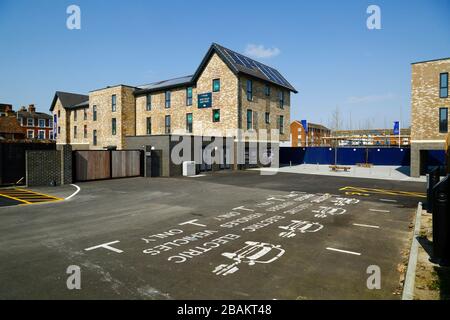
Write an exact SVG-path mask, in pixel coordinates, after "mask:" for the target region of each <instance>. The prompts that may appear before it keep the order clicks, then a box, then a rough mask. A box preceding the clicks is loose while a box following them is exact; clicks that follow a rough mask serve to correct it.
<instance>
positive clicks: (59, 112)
mask: <svg viewBox="0 0 450 320" xmlns="http://www.w3.org/2000/svg"><path fill="white" fill-rule="evenodd" d="M58 118H61V110H58Z"/></svg>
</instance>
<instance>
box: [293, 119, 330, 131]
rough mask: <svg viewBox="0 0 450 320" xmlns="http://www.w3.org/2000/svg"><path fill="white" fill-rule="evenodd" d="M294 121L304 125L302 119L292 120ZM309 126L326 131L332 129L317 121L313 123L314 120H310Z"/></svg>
mask: <svg viewBox="0 0 450 320" xmlns="http://www.w3.org/2000/svg"><path fill="white" fill-rule="evenodd" d="M294 122H295V123H297V124H299V125H301V126H303V125H302V123H301V122H300V121H298V120H294V121H292V123H294ZM292 123H291V124H292ZM308 128H314V129H319V130H324V131H331V130H330V129H328V128H327V127H325V126H324V125H321V124H317V123H312V122H308Z"/></svg>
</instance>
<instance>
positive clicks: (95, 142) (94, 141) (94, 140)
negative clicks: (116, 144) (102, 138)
mask: <svg viewBox="0 0 450 320" xmlns="http://www.w3.org/2000/svg"><path fill="white" fill-rule="evenodd" d="M92 144H93V145H94V146H96V145H97V144H98V141H97V130H96V129H94V130H92Z"/></svg>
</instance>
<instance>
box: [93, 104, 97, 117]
mask: <svg viewBox="0 0 450 320" xmlns="http://www.w3.org/2000/svg"><path fill="white" fill-rule="evenodd" d="M92 120H93V121H97V106H93V107H92Z"/></svg>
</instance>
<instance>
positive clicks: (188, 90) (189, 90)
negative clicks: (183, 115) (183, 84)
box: [186, 87, 192, 106]
mask: <svg viewBox="0 0 450 320" xmlns="http://www.w3.org/2000/svg"><path fill="white" fill-rule="evenodd" d="M186 105H187V106H192V87H189V88H186Z"/></svg>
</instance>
